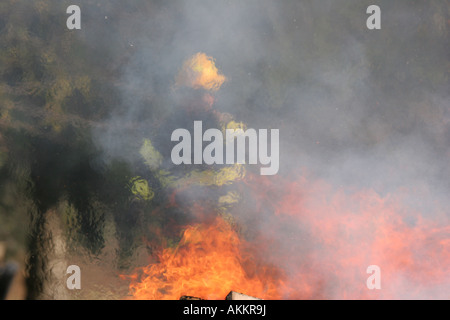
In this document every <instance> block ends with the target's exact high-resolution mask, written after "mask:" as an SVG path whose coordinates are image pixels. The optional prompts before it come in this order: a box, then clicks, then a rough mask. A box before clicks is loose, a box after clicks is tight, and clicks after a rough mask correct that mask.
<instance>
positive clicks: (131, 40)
mask: <svg viewBox="0 0 450 320" xmlns="http://www.w3.org/2000/svg"><path fill="white" fill-rule="evenodd" d="M370 4H372V2H371V1H349V0H345V1H344V0H343V1H328V0H324V1H320V2H319V1H277V2H275V1H259V0H258V1H245V2H242V1H200V0H198V1H193V0H189V1H170V2H162V1H152V2H148V3H147V2H145V3H144V2H139V1H138V2H136V6H135V7H133V6H132V5H129V6H128V7H127V8H126V9H124V10H125V11H126V10H130V13H129V14H125V13H123V12H121V8H122V4H121V3H119V2H117V3H114V4H113V3H112V2H111V3H110V5H109V6H106V7H105V8H104V9H103V10H104V11H101V10H100V11H101V12H100V13H99V14H98V15H97V16H96V17H97V18H99V17H100V16H103V15H104V16H107V17H108V18H107V19H106V17H105V19H106V20H105V26H103V28H107V27H106V26H108V28H109V29H108V30H110V31H111V32H112V34H108V35H105V36H106V37H107V38H110V39H111V40H110V41H105V40H103V42H102V44H103V45H109V46H111V50H118V49H115V48H114V46H122V51H123V54H124V56H126V58H124V59H125V60H124V61H125V62H124V63H123V64H122V65H120V68H119V70H118V74H119V77H118V78H119V81H118V85H117V90H118V91H119V92H120V95H119V97H120V103H119V105H120V107H119V108H117V110H113V111H112V113H111V117H110V119H109V125H108V126H107V128H108V129H105V127H101V128H99V129H97V130H96V131H95V141H96V143H97V145H98V146H99V147H100V148H101V149H102V150H103V151H104V158H103V159H102V161H104V162H105V163H108V162H110V161H111V160H112V159H117V158H120V159H125V160H126V161H128V162H129V163H131V164H136V163H139V161H142V158H141V156H140V154H139V152H138V150H139V148H140V146H141V145H142V141H143V139H144V138H148V139H153V137H154V136H155V135H159V138H158V139H159V140H155V141H156V145H157V146H159V147H161V146H162V147H163V148H164V139H166V141H167V145H166V146H165V147H166V148H170V146H172V144H171V142H170V131H168V130H166V131H164V127H165V126H166V125H167V124H170V125H169V127H170V128H176V127H177V124H179V127H183V125H185V123H183V122H182V121H181V122H179V123H177V122H176V120H173V119H176V114H177V113H178V112H179V111H180V110H179V108H180V101H181V104H182V101H183V98H182V95H181V98H180V96H177V95H178V94H179V91H177V89H176V88H174V85H175V77H176V75H177V73H178V71H179V70H180V68H181V66H182V64H183V62H184V61H185V60H186V59H187V58H189V57H191V56H192V55H194V54H195V53H197V52H204V53H206V54H207V55H209V56H212V57H213V58H214V59H215V62H216V66H217V67H218V68H219V70H220V72H221V73H223V74H224V75H225V76H226V77H227V79H228V81H227V82H226V83H225V84H224V85H223V86H222V88H221V89H220V90H219V91H218V92H217V93H215V94H214V96H215V99H216V100H215V103H214V105H213V108H214V109H215V110H218V111H219V112H228V113H230V114H232V115H233V117H234V118H235V119H236V120H237V121H242V122H244V123H246V124H247V125H248V127H251V128H256V129H258V128H277V129H280V172H279V175H280V176H282V177H287V178H289V177H290V176H291V175H292V174H298V173H299V172H300V171H301V170H306V171H307V172H308V174H311V175H312V176H314V177H316V178H317V179H324V180H325V181H327V182H328V183H330V185H332V186H334V188H336V190H337V189H339V188H343V189H344V190H347V191H348V192H350V193H351V192H353V191H355V190H362V189H364V190H373V191H374V192H376V193H377V194H378V195H379V196H380V197H385V196H388V195H390V194H395V193H396V192H397V191H398V190H402V191H405V190H407V191H406V194H407V196H406V198H404V199H403V201H404V202H405V203H404V204H405V206H406V207H407V208H410V210H412V211H419V212H421V214H422V215H423V216H425V217H427V218H431V219H437V221H440V222H441V223H442V222H443V223H444V224H448V221H449V220H448V219H449V216H448V210H447V212H445V209H444V212H443V211H442V209H443V208H445V207H446V205H447V206H448V204H449V202H448V192H449V190H450V169H449V166H448V163H449V160H450V154H449V150H450V127H449V125H450V124H449V121H450V114H449V110H450V108H449V101H450V100H449V98H450V97H449V92H450V90H449V89H450V87H449V79H448V76H449V74H448V67H449V55H448V54H449V52H450V42H449V25H448V21H449V20H448V19H449V10H450V7H449V2H448V1H431V2H430V1H415V2H411V1H395V2H392V1H378V2H377V5H379V6H380V8H381V12H382V15H381V30H368V29H367V27H366V19H367V18H368V15H367V14H366V8H367V7H368V6H369V5H370ZM102 6H103V5H102ZM102 6H100V8H103V7H102ZM138 8H139V9H138ZM141 8H142V9H141ZM85 10H86V11H89V8H85ZM119 13H120V14H119ZM85 19H86V20H88V19H89V18H85ZM88 23H89V22H86V24H87V25H88ZM87 25H86V27H85V28H88V26H87ZM85 32H88V31H85ZM94 33H95V38H94V36H92V39H91V40H90V41H93V42H94V43H95V42H96V41H97V37H98V34H99V33H102V34H106V31H104V30H103V31H101V32H100V31H95V32H94ZM97 45H98V44H97ZM180 99H181V100H180ZM199 120H200V119H199ZM161 132H163V133H161ZM166 155H167V152H166ZM164 161H170V159H165V160H164ZM282 193H283V190H279V191H278V192H273V193H272V194H270V193H269V194H267V195H266V198H267V199H269V200H268V201H269V202H272V203H274V204H275V203H277V202H278V201H280V200H281V199H282V196H283V194H282ZM184 197H185V198H183V199H184V200H186V201H188V200H189V201H194V202H195V201H196V200H197V199H200V198H202V196H201V194H197V193H195V192H191V193H189V194H188V195H184ZM186 197H187V198H189V199H187V198H186ZM186 203H188V202H186ZM189 203H190V202H189ZM186 205H187V204H186ZM241 209H242V211H244V212H249V210H252V207H251V205H250V206H249V207H246V206H245V205H243V206H242V208H241ZM258 214H259V215H258V217H257V219H258V222H257V223H256V224H255V225H258V226H260V227H261V230H260V231H261V232H264V228H268V227H270V223H271V221H272V222H273V220H271V219H272V218H270V217H271V215H273V212H270V213H267V212H266V213H264V212H260V213H258ZM245 216H246V213H241V214H240V218H241V219H243V220H244V221H245V220H246V217H245ZM248 216H251V219H256V217H255V215H252V214H248ZM405 219H406V220H408V214H406V216H405ZM411 219H412V218H411ZM249 220H250V218H249ZM292 232H294V233H295V232H297V233H300V232H301V231H300V229H299V230H296V231H292ZM355 241H357V240H355ZM278 245H279V246H280V247H278V248H277V250H279V251H284V250H287V249H286V248H288V247H289V246H291V245H292V244H291V243H289V241H286V242H284V240H280V241H279V243H278ZM283 247H284V248H283ZM305 247H308V244H305ZM274 263H276V262H274ZM280 267H286V268H288V266H280ZM289 268H294V267H293V266H292V265H290V266H289ZM362 268H365V266H362ZM399 277H403V275H401V276H399ZM398 281H399V283H401V282H402V281H403V280H398ZM404 281H405V282H406V280H404ZM407 287H408V286H407V285H406V284H405V288H407ZM447 289H448V288H447ZM327 290H328V291H327V293H322V296H323V297H333V298H336V297H339V292H338V291H336V292H335V293H333V292H334V291H333V290H334V289H333V287H332V288H328V289H327ZM436 290H437V291H435V292H431V293H424V294H430V296H434V297H442V290H445V287H444V288H438V289H436ZM431 291H433V290H431ZM319 296H321V295H319ZM421 297H424V296H421Z"/></svg>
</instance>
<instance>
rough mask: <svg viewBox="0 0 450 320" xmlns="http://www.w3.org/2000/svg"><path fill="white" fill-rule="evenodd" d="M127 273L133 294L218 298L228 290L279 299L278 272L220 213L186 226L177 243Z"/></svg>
mask: <svg viewBox="0 0 450 320" xmlns="http://www.w3.org/2000/svg"><path fill="white" fill-rule="evenodd" d="M140 273H141V275H140V276H138V274H135V275H133V276H131V277H130V278H131V279H132V283H131V285H130V290H131V292H132V294H133V298H135V299H140V300H141V299H142V300H143V299H152V300H153V299H157V300H176V299H179V298H180V297H181V296H183V295H190V296H196V297H199V298H203V299H221V300H223V299H224V298H225V296H226V295H227V294H228V293H229V292H230V291H231V290H234V291H238V292H245V293H246V294H249V295H253V296H256V297H262V298H266V299H278V298H280V295H279V292H278V288H279V287H280V283H281V282H280V275H279V274H278V273H277V272H276V271H275V270H273V269H272V268H271V267H270V266H264V265H260V264H258V263H257V262H255V260H254V255H252V254H251V253H250V252H249V251H248V244H246V242H245V241H243V240H241V239H240V238H239V236H238V234H237V232H236V231H235V230H233V228H232V227H231V225H230V224H229V223H228V222H226V221H225V220H224V219H222V218H221V217H220V216H219V217H217V218H216V219H215V221H213V222H212V223H209V224H208V223H200V224H196V225H191V226H188V227H187V228H186V229H185V231H184V233H183V237H182V239H181V241H180V243H179V244H178V246H177V247H176V248H165V249H163V250H162V252H161V253H160V254H159V262H158V263H156V264H151V265H149V266H147V267H144V268H142V269H141V270H140Z"/></svg>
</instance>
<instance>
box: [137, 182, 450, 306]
mask: <svg viewBox="0 0 450 320" xmlns="http://www.w3.org/2000/svg"><path fill="white" fill-rule="evenodd" d="M246 183H247V184H246V185H247V187H248V190H247V192H248V193H247V194H246V196H247V197H246V199H249V197H253V198H254V199H255V201H254V204H255V205H252V206H251V210H248V211H247V212H246V213H247V215H246V218H247V219H250V221H258V230H259V233H257V234H256V235H255V234H253V235H252V241H245V240H242V239H241V238H240V237H239V234H238V233H237V232H236V231H235V230H234V229H233V228H232V227H231V226H230V225H229V224H228V223H227V222H225V221H224V220H223V219H221V218H217V219H216V220H214V221H213V223H201V224H196V225H192V226H189V227H187V228H186V229H185V231H184V234H183V237H182V240H181V241H180V244H179V245H178V246H177V247H176V248H175V249H171V248H166V249H164V250H162V252H161V254H160V255H159V263H156V264H151V265H149V266H147V267H144V268H142V269H141V272H142V274H141V275H140V276H139V275H138V274H134V275H133V276H131V277H130V279H131V280H132V283H131V285H130V289H131V292H132V294H133V297H134V298H136V299H179V298H180V296H182V295H190V296H197V297H200V298H204V299H224V297H225V296H226V294H227V293H228V292H229V291H231V290H233V291H238V292H242V293H245V294H248V295H251V296H255V297H260V298H263V299H429V298H431V299H448V298H449V296H448V292H450V291H449V289H450V278H449V277H448V274H449V272H450V226H449V223H448V215H447V214H446V212H445V210H446V209H442V210H443V211H440V210H439V208H437V209H436V210H435V212H434V213H433V216H428V217H427V216H426V215H424V214H423V213H422V214H421V213H419V212H416V211H415V210H414V209H411V208H409V207H408V206H406V205H405V204H404V202H403V200H402V197H401V192H400V191H399V192H398V193H397V194H391V195H387V196H384V197H382V196H380V195H379V194H377V193H376V192H374V191H371V190H359V191H356V192H348V191H345V190H343V189H335V188H334V187H332V186H331V185H330V184H329V183H326V182H324V181H309V180H308V179H307V178H305V177H304V176H301V177H300V178H296V179H294V180H292V181H287V180H284V179H282V178H279V177H272V178H268V177H261V176H254V175H249V176H248V177H247V180H246ZM247 201H249V200H247ZM261 257H264V261H263V259H262V258H261ZM369 265H378V266H379V267H380V269H381V287H382V288H381V290H369V289H368V288H367V287H366V280H367V278H368V277H369V274H367V272H366V270H367V267H368V266H369Z"/></svg>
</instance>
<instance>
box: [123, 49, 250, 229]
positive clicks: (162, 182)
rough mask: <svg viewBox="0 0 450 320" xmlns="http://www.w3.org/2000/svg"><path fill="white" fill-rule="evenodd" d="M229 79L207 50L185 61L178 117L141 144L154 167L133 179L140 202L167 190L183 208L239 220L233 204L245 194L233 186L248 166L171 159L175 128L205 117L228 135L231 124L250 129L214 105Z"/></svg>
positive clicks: (176, 90) (178, 88) (177, 89)
mask: <svg viewBox="0 0 450 320" xmlns="http://www.w3.org/2000/svg"><path fill="white" fill-rule="evenodd" d="M225 81H226V78H225V76H223V75H222V74H220V72H219V71H218V69H217V67H216V66H215V63H214V60H213V59H212V58H211V57H208V56H207V55H206V54H204V53H198V54H196V55H194V56H192V57H191V58H190V59H188V60H186V61H185V63H184V64H183V66H182V68H181V70H180V72H179V73H178V75H177V77H176V79H175V87H174V95H175V97H174V100H175V104H176V106H177V107H176V111H175V113H174V115H173V117H171V118H170V119H169V120H167V121H166V122H165V123H164V125H161V127H160V130H158V133H159V134H158V135H157V136H155V137H152V138H150V137H146V138H144V139H143V142H142V145H141V147H140V150H139V154H140V156H141V158H142V160H143V162H144V164H145V166H146V169H147V170H148V172H147V173H144V174H142V175H140V176H135V177H133V178H132V179H131V180H130V190H131V192H132V194H133V196H134V197H136V199H137V200H138V201H142V202H153V201H155V194H156V193H158V190H159V189H161V190H164V191H165V192H166V193H167V194H169V195H170V197H169V198H168V199H167V201H168V202H169V203H170V204H171V205H172V206H175V207H181V206H182V207H183V208H182V209H181V210H183V211H186V209H187V210H190V211H191V212H190V213H191V215H193V216H196V215H198V214H199V212H192V211H193V210H197V211H201V210H206V211H214V212H216V213H217V214H219V215H221V216H222V217H223V218H224V219H226V220H227V221H229V222H230V223H232V224H234V223H235V219H234V218H233V216H232V215H231V214H230V209H231V208H232V207H233V206H234V205H235V204H236V203H238V202H239V193H238V192H237V191H235V190H233V184H235V183H237V182H239V181H241V180H242V179H243V178H244V177H245V174H246V169H245V167H244V166H243V165H242V164H234V165H227V166H215V165H213V166H207V165H196V166H185V165H178V166H175V165H173V164H172V163H171V162H170V150H171V148H168V146H169V145H170V136H171V132H173V130H175V129H177V128H189V127H190V126H192V125H193V121H194V120H202V122H203V124H204V125H205V126H209V127H211V128H220V129H221V130H222V131H223V133H224V136H225V130H226V129H243V131H245V129H246V128H245V124H244V123H242V122H238V121H235V120H234V119H233V117H232V116H231V114H229V113H222V112H219V111H217V110H215V109H214V108H213V105H214V93H215V92H216V91H217V90H219V88H220V87H221V86H222V84H223V83H224V82H225ZM146 176H149V178H148V179H147V178H146ZM155 188H156V190H155ZM176 199H181V200H180V201H182V204H181V205H179V204H178V203H177V201H176ZM200 203H201V205H199V204H200ZM165 207H166V208H167V205H166V206H165Z"/></svg>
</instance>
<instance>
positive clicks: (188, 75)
mask: <svg viewBox="0 0 450 320" xmlns="http://www.w3.org/2000/svg"><path fill="white" fill-rule="evenodd" d="M225 81H226V78H225V76H224V75H222V74H220V73H219V70H218V69H217V67H216V64H215V62H214V59H213V58H212V57H209V56H207V55H206V54H204V53H202V52H199V53H197V54H195V55H194V56H193V57H191V58H190V59H188V60H186V61H185V62H184V64H183V67H182V68H181V71H180V72H179V73H178V76H177V78H176V84H177V85H178V86H187V87H190V88H193V89H205V90H211V91H217V90H219V88H220V87H221V86H222V84H223V83H224V82H225Z"/></svg>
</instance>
